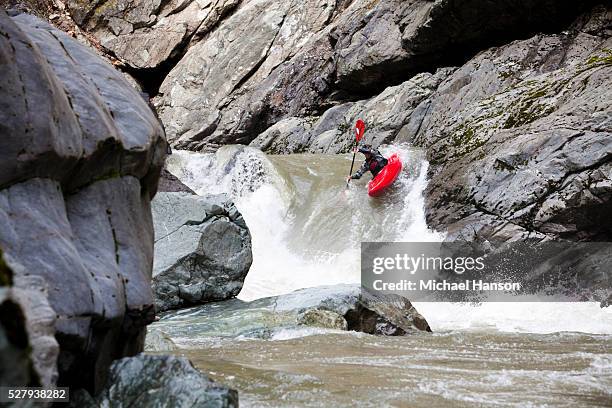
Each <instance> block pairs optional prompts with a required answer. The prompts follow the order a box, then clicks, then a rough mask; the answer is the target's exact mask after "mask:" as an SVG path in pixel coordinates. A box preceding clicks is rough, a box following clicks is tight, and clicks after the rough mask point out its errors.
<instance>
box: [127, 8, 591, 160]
mask: <svg viewBox="0 0 612 408" xmlns="http://www.w3.org/2000/svg"><path fill="white" fill-rule="evenodd" d="M120 3H121V2H120ZM584 3H588V2H581V3H580V4H572V5H571V6H570V5H568V4H563V3H560V2H555V1H544V2H542V1H533V0H522V1H518V2H513V3H512V4H508V3H507V2H506V1H492V2H486V3H481V2H474V4H467V5H466V4H463V3H461V4H459V3H457V2H455V1H450V0H438V1H435V2H431V1H422V0H413V1H400V0H383V1H376V2H372V1H368V0H356V1H352V2H347V1H329V0H324V1H321V0H308V1H303V2H297V3H295V2H292V1H281V2H278V1H271V0H245V1H242V2H240V4H239V6H238V7H236V8H235V10H234V11H233V12H232V13H231V14H230V15H228V16H227V17H226V18H223V19H221V20H220V21H219V22H218V23H217V26H216V27H215V28H214V29H213V30H212V31H210V32H209V33H208V34H207V35H206V36H204V37H202V39H201V40H197V39H196V40H194V41H191V43H190V44H189V47H188V49H187V51H186V53H185V55H184V57H182V58H181V59H180V61H178V63H176V65H174V66H173V68H172V69H171V70H170V71H169V74H168V75H167V76H166V78H165V79H164V81H163V83H162V84H161V87H160V89H159V95H158V97H157V98H156V102H155V104H156V106H157V108H158V111H159V113H160V116H161V118H162V120H163V122H164V124H165V126H166V129H167V131H168V135H169V140H171V141H172V142H173V143H174V144H175V145H177V146H179V147H183V148H189V149H193V150H200V149H203V148H206V147H209V146H215V145H218V144H224V143H229V142H231V143H244V144H247V143H249V142H250V141H251V140H253V139H254V138H255V137H256V136H257V135H258V134H260V133H262V132H263V131H264V130H265V129H267V128H268V127H270V126H271V125H273V124H275V123H277V122H278V121H279V120H282V119H285V118H288V117H305V116H311V115H313V114H320V113H321V112H323V111H324V110H325V109H326V108H327V107H330V106H333V105H337V104H339V103H342V102H347V101H354V100H357V99H362V97H363V96H364V95H375V94H377V93H379V92H381V91H382V90H383V89H384V88H385V87H386V86H389V85H393V84H398V83H400V82H402V81H403V80H406V79H408V78H410V77H411V76H412V75H414V74H416V73H418V72H421V71H423V70H426V69H427V70H431V69H432V67H436V66H437V67H440V66H444V65H449V63H452V62H455V61H456V60H460V58H463V60H465V59H466V58H465V55H473V54H474V53H475V52H476V51H477V50H480V49H482V48H483V46H484V45H486V44H490V45H495V43H499V42H502V41H503V39H505V38H510V39H512V38H517V37H520V36H521V35H526V34H528V33H533V32H537V31H540V30H542V29H548V28H553V27H559V25H560V24H561V25H562V24H567V23H569V21H571V18H573V17H574V16H576V15H577V14H578V12H579V10H581V9H583V7H584ZM145 14H146V13H145Z"/></svg>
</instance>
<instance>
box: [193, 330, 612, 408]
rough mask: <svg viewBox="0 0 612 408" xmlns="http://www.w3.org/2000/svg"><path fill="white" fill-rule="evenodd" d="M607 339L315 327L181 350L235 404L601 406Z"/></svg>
mask: <svg viewBox="0 0 612 408" xmlns="http://www.w3.org/2000/svg"><path fill="white" fill-rule="evenodd" d="M611 346H612V337H611V336H609V335H586V334H580V333H563V334H524V333H499V332H488V333H487V332H444V333H435V334H422V335H415V336H411V337H408V338H405V337H404V338H379V337H373V336H369V335H358V334H320V335H313V336H307V337H300V338H294V339H289V340H274V341H270V340H242V341H231V342H225V341H218V342H212V343H211V344H210V346H209V347H207V348H204V349H197V350H185V351H184V353H185V355H187V356H188V357H189V358H191V359H192V361H193V362H194V363H195V364H196V366H198V367H199V368H201V369H202V370H203V371H205V372H208V373H210V374H211V375H212V376H213V377H214V378H215V379H217V380H219V381H221V382H222V383H225V384H228V385H230V386H232V387H235V388H236V389H238V390H240V402H241V406H245V407H338V406H342V407H350V406H369V407H427V408H430V407H439V406H452V407H460V406H508V407H510V406H515V407H524V406H553V407H583V406H601V407H604V406H610V405H611V404H612V354H611V352H612V347H611Z"/></svg>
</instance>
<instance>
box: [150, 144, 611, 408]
mask: <svg viewBox="0 0 612 408" xmlns="http://www.w3.org/2000/svg"><path fill="white" fill-rule="evenodd" d="M382 151H383V153H384V154H386V155H389V154H390V153H393V152H397V153H399V155H400V157H401V158H402V161H403V162H404V163H405V168H404V171H403V172H402V174H401V176H400V178H399V180H398V181H397V182H396V183H395V185H394V187H393V188H392V189H391V190H390V191H388V193H387V194H385V195H384V196H382V197H380V198H370V197H368V195H367V193H366V188H365V185H366V183H367V180H366V179H367V178H368V177H367V176H366V177H364V178H363V179H362V180H359V181H352V182H351V185H350V186H349V188H346V184H345V181H344V180H345V178H346V176H347V175H348V170H349V167H350V164H351V158H352V157H351V155H312V154H303V155H290V156H266V155H265V154H263V153H261V152H260V151H258V150H255V149H251V148H244V147H238V146H225V147H223V148H221V149H220V150H219V151H218V152H217V153H216V154H199V153H193V152H183V151H177V152H174V154H173V155H172V156H171V157H170V159H169V161H168V168H169V170H170V171H171V172H172V173H173V174H175V175H176V176H177V177H178V178H179V179H180V180H181V181H182V182H183V183H185V184H186V185H188V186H189V187H191V188H192V189H193V190H195V191H196V192H197V193H198V194H216V193H227V194H229V195H230V196H231V197H232V198H233V199H234V201H235V202H236V205H237V207H238V209H239V210H240V211H241V213H242V214H243V216H244V218H245V220H246V222H247V225H248V227H249V229H250V231H251V234H252V239H253V256H254V262H253V266H252V267H251V270H250V272H249V274H248V276H247V279H246V281H245V285H244V288H243V290H242V292H241V293H240V295H239V298H240V299H242V300H253V299H258V298H261V297H266V296H272V295H280V294H284V293H288V292H291V291H293V290H295V289H299V288H304V287H314V286H319V285H330V284H338V283H357V282H359V251H360V243H361V242H362V241H438V240H441V239H443V238H444V235H443V234H442V233H440V232H436V231H432V230H431V229H429V228H428V227H427V225H426V222H425V217H424V199H423V190H424V188H425V187H426V183H427V180H426V173H427V162H426V161H425V160H424V158H423V155H422V154H421V153H420V152H419V151H418V150H414V149H412V148H410V147H408V146H387V147H386V148H383V149H382ZM359 164H361V163H357V165H359ZM223 307H224V305H223V302H221V303H218V304H216V305H215V308H217V309H219V308H221V309H223ZM415 307H416V308H417V309H418V310H419V312H421V314H422V315H423V316H425V318H426V319H427V320H428V322H429V323H430V325H431V327H432V329H433V333H422V334H416V335H411V336H407V337H376V336H370V335H366V334H362V333H354V332H338V331H330V330H323V329H312V328H304V329H301V330H291V331H284V330H279V331H277V332H274V333H273V334H272V336H270V338H267V339H257V338H235V337H231V338H230V337H223V336H216V335H215V334H214V333H210V335H202V333H201V332H197V331H194V334H193V336H192V337H190V336H189V334H187V335H185V333H189V330H185V328H186V327H187V328H188V327H189V326H188V325H190V324H191V325H197V324H206V319H207V317H206V313H197V308H194V313H193V316H194V317H191V318H190V319H187V320H185V319H184V318H182V317H180V318H179V317H177V316H173V315H172V314H170V315H168V316H167V317H165V318H163V319H162V320H161V321H159V322H157V323H155V324H154V327H156V328H158V329H161V330H163V331H164V332H166V333H167V334H169V335H170V336H171V337H173V339H175V342H176V343H177V344H178V346H179V347H180V350H179V351H177V353H179V354H184V355H186V356H188V357H189V358H190V359H191V360H192V361H193V362H194V363H195V364H196V366H198V367H199V368H200V369H201V370H202V371H204V372H206V373H208V374H210V376H211V377H212V378H214V379H216V380H218V381H219V382H221V383H224V384H226V385H229V386H232V387H234V388H236V389H238V390H239V393H240V404H241V406H243V407H332V406H333V407H344V406H346V407H353V406H371V407H385V406H389V407H428V408H429V407H438V406H453V407H455V406H508V407H524V406H551V407H553V406H554V407H558V406H559V407H565V406H567V407H576V406H601V407H604V406H612V310H611V309H612V308H607V309H601V308H600V307H599V305H598V304H596V303H525V302H523V303H487V304H482V305H471V304H457V303H415ZM181 315H182V316H184V315H185V312H181ZM187 315H189V312H187ZM186 325H187V326H186ZM179 333H180V336H179ZM196 333H197V334H196Z"/></svg>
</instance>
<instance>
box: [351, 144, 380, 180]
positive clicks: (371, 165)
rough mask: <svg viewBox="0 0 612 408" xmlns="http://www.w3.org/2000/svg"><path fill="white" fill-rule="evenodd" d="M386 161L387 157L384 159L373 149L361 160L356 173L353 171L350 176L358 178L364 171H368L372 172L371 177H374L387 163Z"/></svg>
mask: <svg viewBox="0 0 612 408" xmlns="http://www.w3.org/2000/svg"><path fill="white" fill-rule="evenodd" d="M366 157H367V156H366ZM387 162H388V161H387V159H385V158H384V157H383V155H382V154H380V152H379V151H378V150H373V151H372V154H371V155H370V157H369V158H366V161H365V162H363V165H362V166H361V168H360V169H359V170H357V173H355V174H354V175H353V176H352V177H351V178H352V179H359V178H361V176H363V175H364V173H365V172H366V171H370V172H371V173H372V177H376V175H377V174H378V173H380V171H381V170H382V169H383V167H385V166H386V165H387Z"/></svg>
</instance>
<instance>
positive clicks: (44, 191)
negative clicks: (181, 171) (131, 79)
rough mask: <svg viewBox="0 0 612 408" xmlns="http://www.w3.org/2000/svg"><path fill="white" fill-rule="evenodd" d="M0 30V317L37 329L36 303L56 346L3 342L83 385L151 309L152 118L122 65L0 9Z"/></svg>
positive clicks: (161, 147) (157, 128) (46, 373)
mask: <svg viewBox="0 0 612 408" xmlns="http://www.w3.org/2000/svg"><path fill="white" fill-rule="evenodd" d="M0 34H1V35H0V61H2V67H3V68H2V70H1V71H0V72H1V73H0V90H1V94H2V98H1V99H0V105H1V107H0V133H1V134H2V139H1V140H0V248H1V249H2V251H3V253H4V263H3V265H6V269H7V270H11V271H12V272H11V275H12V277H11V278H10V279H2V283H3V284H6V283H9V284H12V286H13V287H12V288H11V289H9V290H10V291H11V295H10V297H8V296H5V297H3V303H2V304H3V305H5V306H6V307H5V309H6V310H9V309H7V308H12V309H11V310H12V311H13V312H14V313H12V314H11V316H12V317H10V318H9V316H8V315H6V316H5V314H4V313H3V314H2V315H3V318H4V320H3V325H4V326H5V330H6V325H5V323H7V322H8V323H10V324H12V325H13V326H14V325H21V326H20V327H22V326H25V327H26V329H28V325H29V324H32V322H33V321H35V322H36V323H37V325H38V327H39V330H47V329H44V327H46V326H45V325H44V324H42V323H41V320H40V319H38V318H37V316H38V317H41V316H42V317H43V318H44V319H43V320H42V322H43V323H44V322H46V323H45V324H47V326H50V329H49V330H51V334H50V335H51V336H53V333H54V334H55V338H56V339H57V342H58V343H59V357H58V356H57V355H54V353H57V345H56V346H55V348H54V347H53V344H52V343H51V342H47V343H44V339H43V340H41V342H39V343H38V345H37V343H36V339H37V338H41V336H44V335H47V336H48V335H49V332H39V333H30V336H29V340H28V339H27V338H26V339H24V338H22V337H20V336H19V335H18V333H23V327H22V328H19V327H14V330H13V329H11V331H9V332H8V333H9V337H10V336H12V338H13V340H14V341H12V343H14V344H15V347H21V349H24V347H25V349H27V348H28V346H27V345H25V346H24V344H23V342H24V341H28V342H29V343H30V346H31V347H32V349H34V351H36V349H37V348H38V347H45V344H46V347H49V348H48V350H50V352H49V353H48V354H47V358H48V359H49V361H48V362H47V363H50V364H51V368H49V367H46V368H44V369H43V368H40V365H39V363H44V361H42V362H41V361H38V362H37V357H36V353H34V356H33V357H32V359H33V367H34V369H35V370H36V371H37V374H38V377H39V378H38V380H32V382H30V383H31V384H36V382H37V381H38V382H39V383H43V384H47V383H49V381H48V379H47V378H46V377H53V376H54V375H55V374H54V373H53V369H55V367H57V370H58V371H59V380H58V383H59V385H70V386H71V387H73V388H85V389H88V390H90V391H95V390H98V389H100V387H101V386H102V385H103V383H104V381H105V378H106V374H107V372H108V369H109V366H110V364H111V362H112V361H113V360H114V359H116V358H120V357H123V356H128V355H133V354H136V353H138V352H140V351H142V348H143V341H144V335H145V326H146V324H148V323H149V322H151V321H152V320H153V317H154V311H153V297H152V292H151V286H150V280H151V267H152V263H153V225H152V220H151V210H150V200H151V198H152V197H153V195H154V194H155V192H156V188H157V179H158V177H159V173H160V171H161V167H162V164H163V161H164V157H165V153H166V142H165V139H164V131H163V128H162V126H161V125H160V123H159V122H158V120H157V118H156V117H155V115H154V113H153V112H152V111H151V110H150V108H149V106H148V105H147V103H146V102H145V100H143V98H142V96H141V95H140V94H139V93H138V92H137V91H136V90H134V89H133V88H132V87H131V86H130V85H129V83H127V82H126V81H125V80H124V79H123V77H122V75H121V74H120V73H118V72H117V71H116V70H115V69H114V68H113V67H112V66H110V65H108V64H106V63H105V62H104V61H102V60H101V59H99V58H98V57H97V56H96V55H95V54H94V53H93V52H92V51H90V50H89V49H88V48H86V47H84V46H82V45H80V44H79V43H77V42H76V41H74V40H72V39H71V38H70V37H68V36H67V35H66V34H65V33H63V32H61V31H59V30H57V29H55V28H53V27H51V26H50V25H49V24H47V23H44V22H42V21H41V20H38V19H36V18H34V17H32V16H29V15H26V14H19V15H16V16H14V17H12V18H11V17H8V16H7V14H6V13H5V12H4V11H2V10H0ZM3 268H4V267H3ZM2 274H3V275H5V274H4V272H3V273H2ZM5 281H6V282H5ZM34 283H36V284H34ZM37 287H40V290H36V288H37ZM20 291H21V292H20ZM28 291H29V292H30V293H31V296H30V295H28V294H27V293H26V292H28ZM10 299H15V300H10ZM47 299H48V304H46V302H47ZM11 305H13V306H11ZM14 305H20V306H21V307H16V306H14ZM45 305H47V306H45ZM49 306H50V308H51V310H52V313H51V315H50V316H47V314H41V313H42V312H44V311H45V310H46V309H45V307H49ZM32 308H34V309H35V310H37V312H36V311H35V312H29V311H28V310H29V309H32ZM13 309H14V310H13ZM19 310H21V312H19ZM20 313H21V314H20ZM45 316H46V317H45ZM7 319H9V320H10V319H13V321H12V322H11V321H9V320H7ZM37 319H38V320H37ZM23 321H25V323H24V322H23ZM17 329H19V330H17ZM28 330H29V329H28ZM15 336H16V337H15ZM56 359H57V361H56ZM15 367H16V366H15ZM24 375H26V374H24ZM30 377H31V378H35V377H36V376H35V375H31V376H30ZM24 378H25V377H24ZM51 382H54V380H51Z"/></svg>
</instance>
